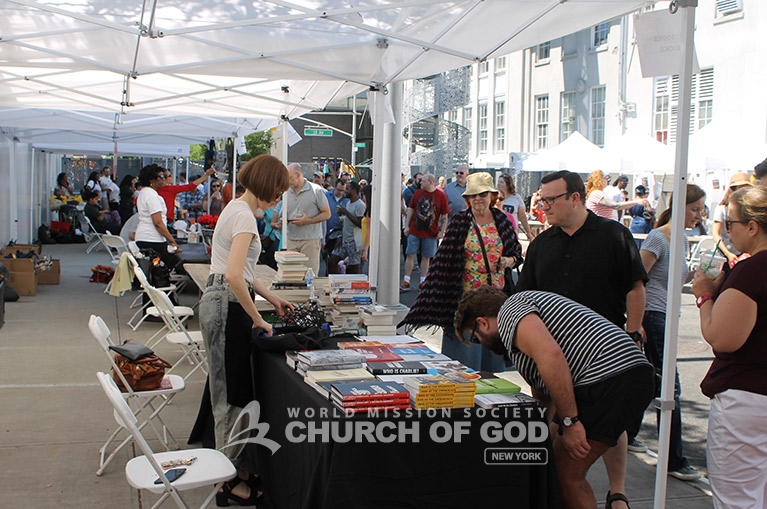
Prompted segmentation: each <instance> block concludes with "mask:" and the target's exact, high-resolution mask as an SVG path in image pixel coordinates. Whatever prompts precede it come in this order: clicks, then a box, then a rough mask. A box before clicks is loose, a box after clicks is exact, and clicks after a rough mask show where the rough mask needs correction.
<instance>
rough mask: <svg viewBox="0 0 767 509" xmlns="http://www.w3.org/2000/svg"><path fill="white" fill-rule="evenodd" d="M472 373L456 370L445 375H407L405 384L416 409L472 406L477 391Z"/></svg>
mask: <svg viewBox="0 0 767 509" xmlns="http://www.w3.org/2000/svg"><path fill="white" fill-rule="evenodd" d="M472 375H473V374H471V373H466V372H463V371H458V372H455V371H454V372H450V373H446V374H444V375H434V376H431V375H429V376H413V377H406V378H405V380H404V385H405V387H406V388H407V390H408V391H409V392H410V399H411V401H412V402H413V406H414V407H415V408H416V409H419V410H420V409H424V408H472V407H473V406H474V394H475V393H476V391H477V385H476V384H475V383H474V376H472Z"/></svg>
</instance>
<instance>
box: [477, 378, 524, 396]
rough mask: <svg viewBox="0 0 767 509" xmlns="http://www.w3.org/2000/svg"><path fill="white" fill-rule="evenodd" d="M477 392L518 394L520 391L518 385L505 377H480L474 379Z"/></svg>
mask: <svg viewBox="0 0 767 509" xmlns="http://www.w3.org/2000/svg"><path fill="white" fill-rule="evenodd" d="M474 383H475V384H476V385H477V394H518V393H519V392H520V391H521V388H520V387H519V385H517V384H515V383H514V382H510V381H509V380H506V379H505V378H498V377H494V378H480V379H479V380H475V381H474Z"/></svg>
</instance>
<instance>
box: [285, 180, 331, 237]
mask: <svg viewBox="0 0 767 509" xmlns="http://www.w3.org/2000/svg"><path fill="white" fill-rule="evenodd" d="M286 196H287V203H286V204H285V206H284V207H283V210H285V211H286V213H287V214H288V221H290V220H291V219H293V218H294V217H296V216H300V215H301V212H303V213H304V214H306V215H307V216H308V217H314V216H316V215H317V214H319V213H320V209H321V208H323V207H327V206H328V197H327V196H325V190H324V189H323V188H322V187H320V186H318V185H317V184H314V183H312V182H309V181H308V180H307V181H305V182H304V187H303V188H301V191H299V192H298V194H296V191H295V190H294V189H293V188H292V187H291V188H290V189H288V192H287V193H286ZM322 223H323V222H319V223H313V224H307V225H304V226H298V225H295V224H290V223H288V239H290V240H312V239H321V238H322Z"/></svg>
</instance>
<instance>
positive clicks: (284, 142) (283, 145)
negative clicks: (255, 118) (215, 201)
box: [232, 117, 288, 249]
mask: <svg viewBox="0 0 767 509" xmlns="http://www.w3.org/2000/svg"><path fill="white" fill-rule="evenodd" d="M279 143H280V156H281V157H282V164H284V165H285V166H287V165H288V119H287V117H283V118H282V122H281V123H280V140H279ZM232 192H234V189H232ZM287 200H288V192H287V191H285V192H284V193H282V249H287V248H288V214H287V209H286V207H287Z"/></svg>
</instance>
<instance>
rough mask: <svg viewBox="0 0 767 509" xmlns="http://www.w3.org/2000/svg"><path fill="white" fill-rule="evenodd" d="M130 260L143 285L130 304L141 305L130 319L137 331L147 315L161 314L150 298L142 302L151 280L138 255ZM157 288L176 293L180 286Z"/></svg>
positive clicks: (132, 256)
mask: <svg viewBox="0 0 767 509" xmlns="http://www.w3.org/2000/svg"><path fill="white" fill-rule="evenodd" d="M139 255H140V253H139ZM128 260H129V261H130V263H131V266H132V268H133V274H134V275H135V276H136V278H137V279H138V281H139V284H140V285H141V292H140V293H139V295H137V296H136V298H135V299H133V302H132V303H131V305H130V307H131V308H134V307H136V306H140V307H139V308H138V309H137V310H136V312H135V313H133V316H131V317H130V319H129V320H128V325H129V326H130V327H131V329H133V330H134V331H135V330H136V329H138V328H139V326H140V325H141V324H142V323H144V320H146V317H147V316H156V317H159V315H158V314H157V310H156V309H153V308H152V307H151V304H152V301H151V299H150V300H148V301H147V302H146V303H142V300H143V295H144V294H145V293H146V286H147V285H148V284H149V280H148V279H147V277H146V274H144V271H143V270H142V269H141V266H140V265H139V263H138V260H136V257H135V256H134V255H133V254H132V253H131V256H130V258H128ZM157 289H158V290H160V291H161V292H163V293H166V294H168V295H172V294H174V293H176V290H177V289H178V288H177V287H176V286H175V285H170V286H164V287H161V288H157ZM189 309H191V308H189ZM192 314H194V311H193V310H192V312H191V313H190V316H191V315H192ZM154 337H155V336H152V339H154ZM150 341H151V340H150ZM150 348H151V347H150Z"/></svg>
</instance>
